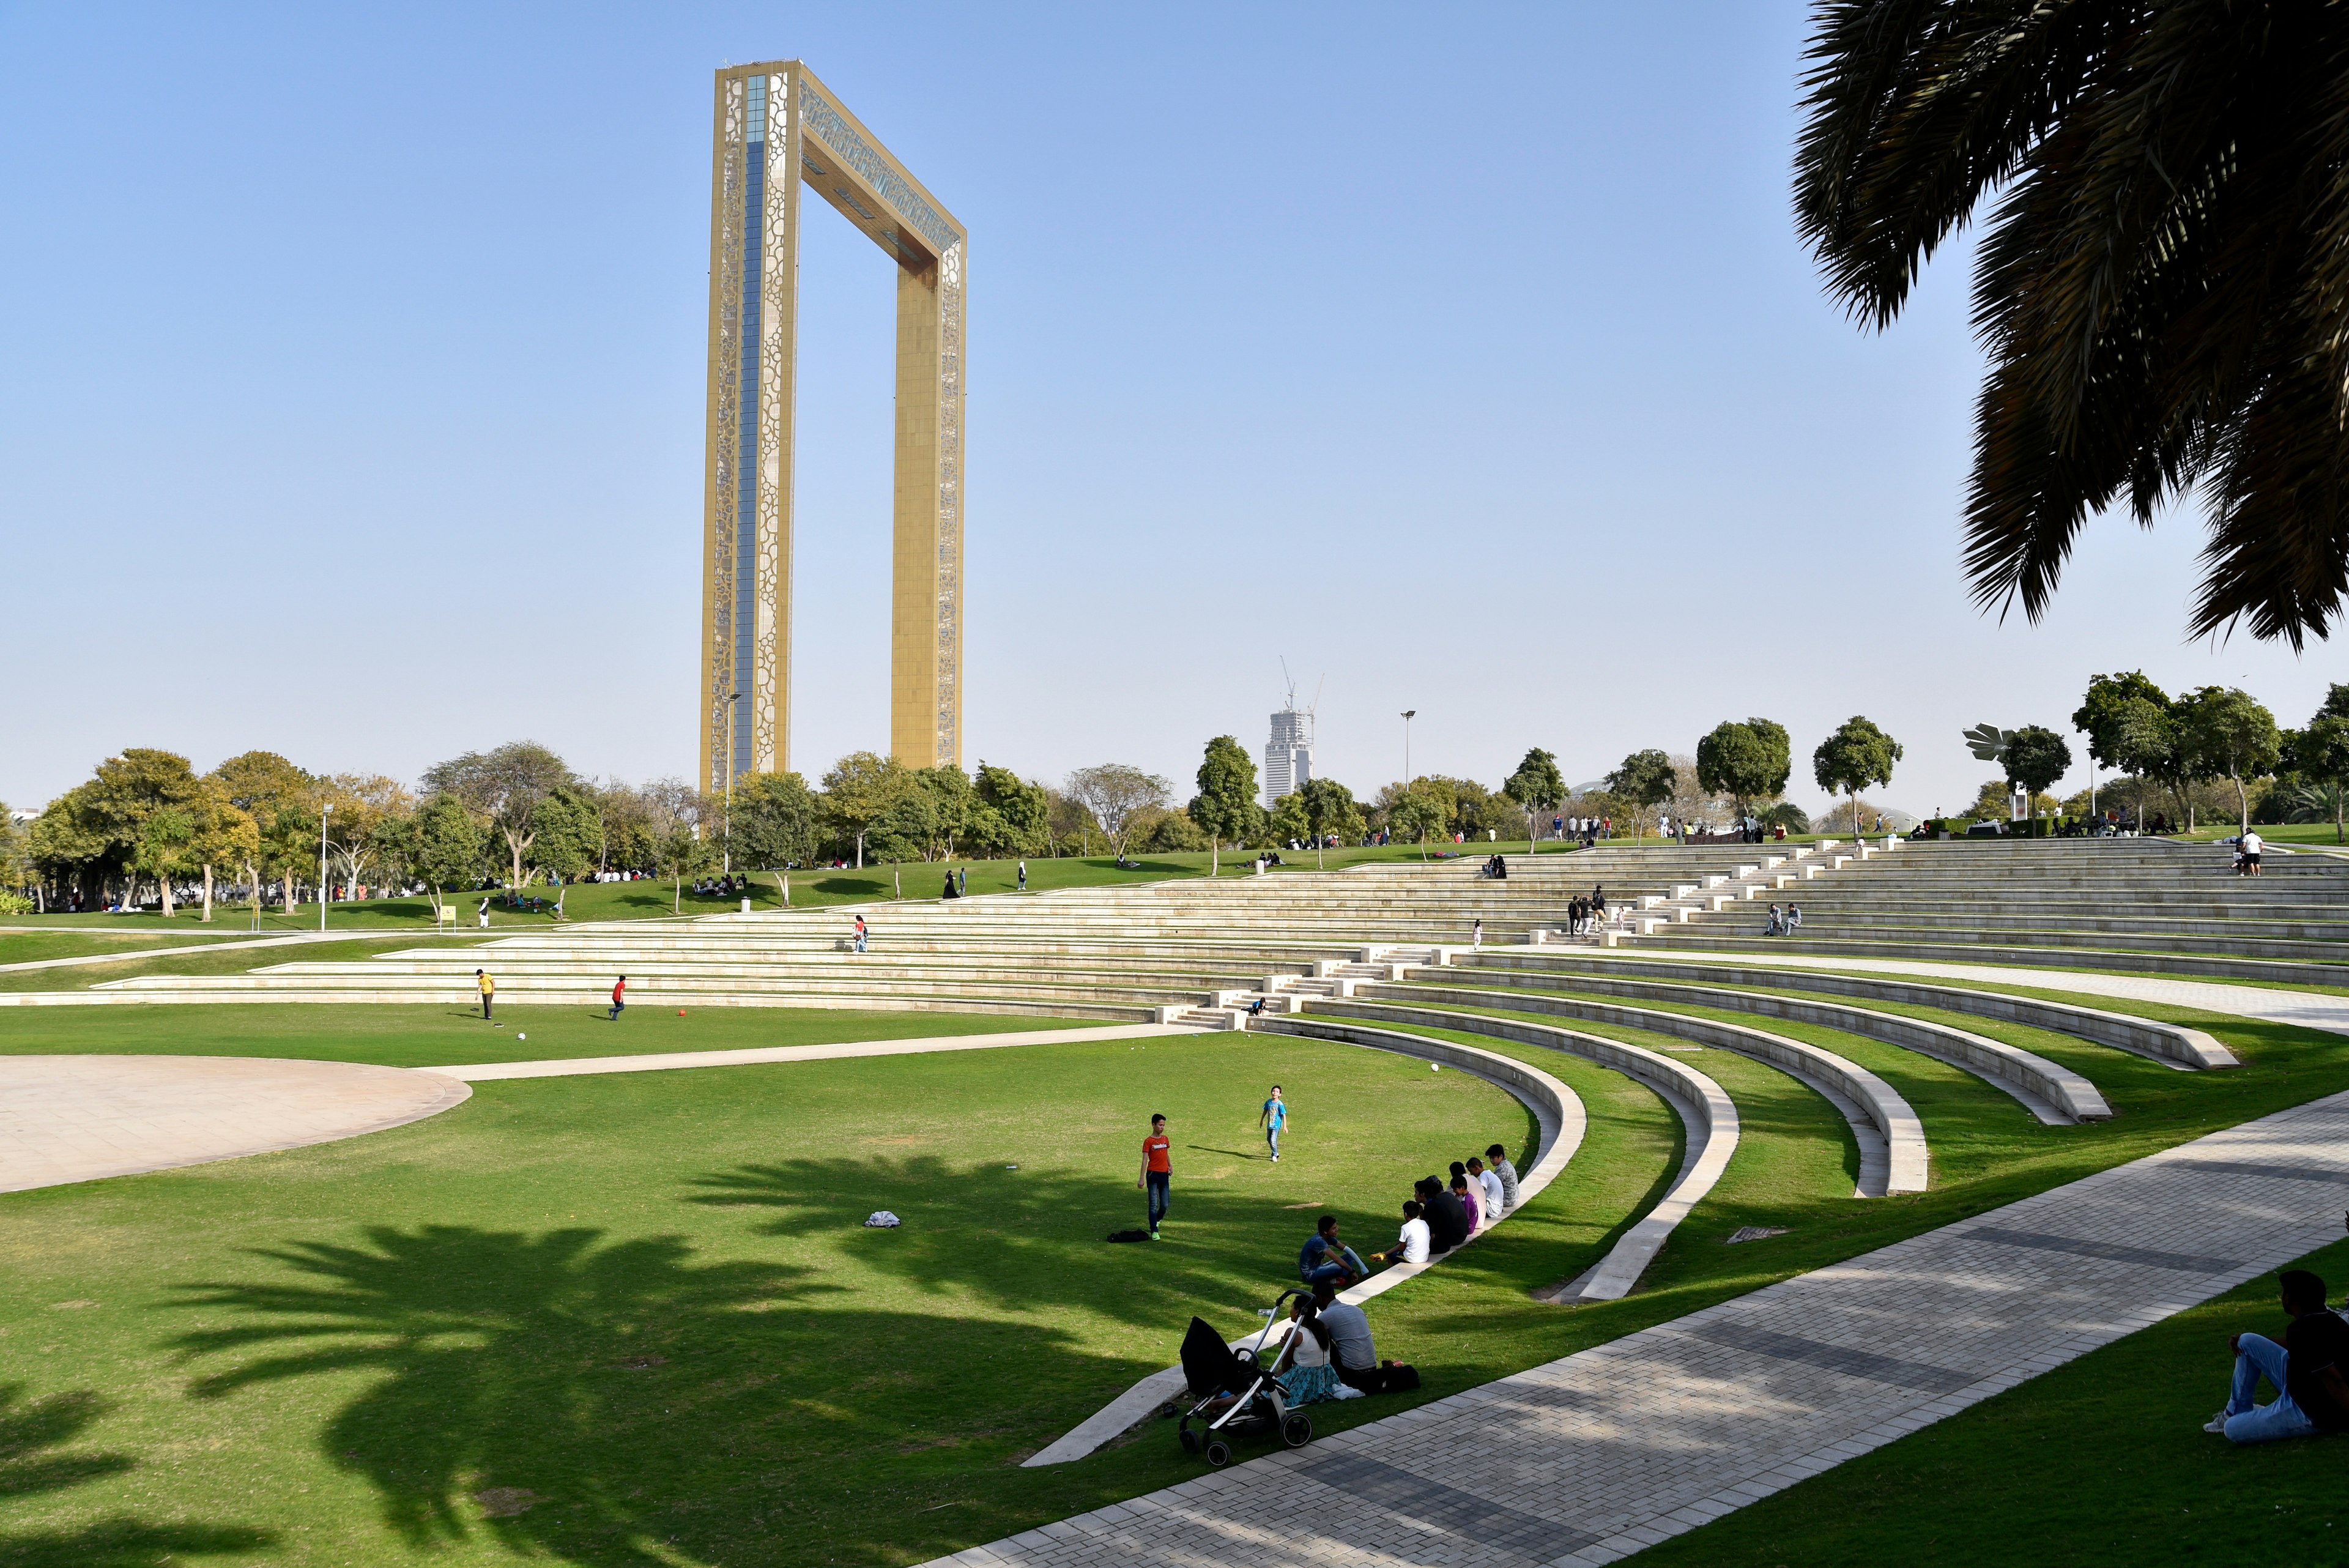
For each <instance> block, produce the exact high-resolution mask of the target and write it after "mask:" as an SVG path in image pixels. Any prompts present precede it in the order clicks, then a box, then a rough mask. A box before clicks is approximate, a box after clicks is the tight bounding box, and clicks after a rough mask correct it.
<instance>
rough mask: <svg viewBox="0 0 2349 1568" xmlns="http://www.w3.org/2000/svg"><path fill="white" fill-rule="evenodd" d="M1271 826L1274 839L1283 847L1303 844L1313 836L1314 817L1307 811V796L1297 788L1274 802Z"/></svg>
mask: <svg viewBox="0 0 2349 1568" xmlns="http://www.w3.org/2000/svg"><path fill="white" fill-rule="evenodd" d="M1269 826H1270V827H1271V830H1272V836H1273V841H1274V842H1275V843H1277V844H1278V845H1280V846H1283V847H1286V846H1288V845H1291V844H1303V843H1304V842H1305V841H1306V840H1307V839H1309V838H1310V837H1312V836H1313V819H1312V817H1311V816H1309V815H1307V813H1306V810H1305V796H1304V795H1303V794H1301V793H1299V791H1297V790H1290V791H1289V792H1288V794H1285V795H1282V796H1281V797H1280V798H1279V799H1278V800H1277V801H1275V802H1273V803H1272V821H1271V823H1270V825H1269Z"/></svg>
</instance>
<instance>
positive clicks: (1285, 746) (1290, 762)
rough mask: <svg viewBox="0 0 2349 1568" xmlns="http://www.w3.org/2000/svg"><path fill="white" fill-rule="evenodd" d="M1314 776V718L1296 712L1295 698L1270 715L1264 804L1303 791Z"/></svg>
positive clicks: (1267, 805) (1265, 756) (1265, 764)
mask: <svg viewBox="0 0 2349 1568" xmlns="http://www.w3.org/2000/svg"><path fill="white" fill-rule="evenodd" d="M1312 777H1313V715H1312V714H1311V713H1309V712H1307V713H1300V712H1299V711H1297V699H1296V697H1295V696H1293V695H1292V696H1291V697H1290V698H1289V700H1288V706H1287V707H1285V708H1283V709H1282V710H1281V711H1279V712H1278V713H1275V714H1274V715H1273V716H1272V739H1271V740H1270V741H1268V742H1266V744H1265V748H1264V804H1265V805H1266V807H1267V809H1269V808H1270V807H1271V806H1272V805H1273V804H1274V803H1275V802H1277V801H1278V800H1279V799H1280V797H1281V796H1282V795H1285V794H1294V793H1295V792H1297V791H1298V790H1300V789H1303V788H1304V787H1305V785H1306V784H1308V783H1309V781H1310V780H1311V779H1312Z"/></svg>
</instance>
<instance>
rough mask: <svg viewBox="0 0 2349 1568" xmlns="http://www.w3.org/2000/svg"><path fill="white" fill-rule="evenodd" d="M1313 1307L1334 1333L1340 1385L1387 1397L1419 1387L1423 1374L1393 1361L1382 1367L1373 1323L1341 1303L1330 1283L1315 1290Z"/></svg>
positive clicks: (1333, 1352) (1332, 1346)
mask: <svg viewBox="0 0 2349 1568" xmlns="http://www.w3.org/2000/svg"><path fill="white" fill-rule="evenodd" d="M1313 1305H1314V1308H1315V1312H1316V1315H1318V1316H1319V1318H1320V1320H1321V1324H1322V1326H1323V1327H1325V1328H1327V1329H1328V1330H1329V1331H1330V1341H1331V1352H1330V1358H1331V1359H1332V1360H1334V1361H1335V1362H1336V1363H1337V1364H1338V1381H1339V1382H1340V1383H1343V1384H1344V1385H1345V1386H1347V1387H1349V1388H1359V1389H1361V1391H1362V1392H1363V1393H1365V1394H1384V1393H1386V1392H1388V1391H1389V1390H1391V1389H1393V1390H1401V1389H1406V1388H1416V1387H1418V1386H1419V1374H1418V1373H1416V1372H1414V1371H1413V1370H1412V1369H1411V1368H1410V1367H1408V1366H1396V1365H1395V1364H1394V1363H1393V1362H1392V1361H1390V1362H1387V1363H1385V1364H1384V1365H1381V1363H1380V1361H1379V1356H1378V1352H1377V1351H1376V1350H1375V1349H1374V1348H1372V1346H1371V1320H1370V1319H1369V1318H1367V1317H1365V1316H1364V1315H1363V1314H1362V1309H1361V1308H1360V1307H1358V1306H1349V1305H1348V1304H1346V1303H1344V1302H1341V1301H1340V1300H1339V1299H1338V1290H1337V1287H1336V1286H1335V1285H1333V1284H1331V1283H1330V1282H1329V1281H1328V1280H1324V1281H1322V1282H1320V1283H1319V1284H1318V1285H1315V1286H1314V1287H1313Z"/></svg>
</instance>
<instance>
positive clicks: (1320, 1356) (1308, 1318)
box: [1272, 1295, 1362, 1405]
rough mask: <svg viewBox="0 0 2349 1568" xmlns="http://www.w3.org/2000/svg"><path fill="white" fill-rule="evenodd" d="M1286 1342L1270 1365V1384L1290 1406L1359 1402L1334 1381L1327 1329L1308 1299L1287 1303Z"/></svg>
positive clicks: (1357, 1395) (1356, 1394) (1355, 1393)
mask: <svg viewBox="0 0 2349 1568" xmlns="http://www.w3.org/2000/svg"><path fill="white" fill-rule="evenodd" d="M1288 1318H1289V1329H1288V1343H1287V1344H1286V1345H1282V1346H1281V1347H1280V1355H1279V1356H1278V1358H1277V1359H1276V1360H1275V1361H1274V1362H1273V1364H1272V1365H1273V1376H1272V1380H1273V1382H1275V1383H1276V1384H1278V1385H1279V1387H1280V1397H1281V1398H1282V1399H1284V1400H1286V1401H1287V1402H1288V1404H1290V1405H1318V1404H1319V1403H1321V1401H1323V1400H1324V1399H1359V1398H1361V1397H1362V1396H1361V1391H1360V1390H1359V1389H1354V1388H1349V1387H1347V1386H1345V1385H1344V1384H1343V1383H1340V1382H1339V1381H1338V1368H1337V1367H1336V1366H1334V1365H1333V1364H1332V1362H1331V1358H1330V1357H1331V1349H1332V1346H1333V1344H1334V1342H1333V1341H1332V1340H1331V1339H1330V1328H1329V1325H1328V1324H1324V1323H1323V1322H1322V1321H1321V1314H1319V1312H1318V1311H1316V1310H1315V1308H1314V1305H1313V1302H1312V1298H1311V1297H1309V1296H1302V1295H1300V1296H1299V1297H1298V1298H1297V1299H1296V1300H1295V1301H1292V1302H1290V1303H1288Z"/></svg>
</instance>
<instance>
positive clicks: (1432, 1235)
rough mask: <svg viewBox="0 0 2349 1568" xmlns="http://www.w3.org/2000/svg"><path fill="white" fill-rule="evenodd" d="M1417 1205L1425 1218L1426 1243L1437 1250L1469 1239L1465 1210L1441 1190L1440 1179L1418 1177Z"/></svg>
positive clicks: (1449, 1249) (1445, 1249)
mask: <svg viewBox="0 0 2349 1568" xmlns="http://www.w3.org/2000/svg"><path fill="white" fill-rule="evenodd" d="M1419 1205H1420V1212H1421V1213H1422V1214H1423V1215H1424V1216H1425V1217H1426V1220H1427V1232H1428V1245H1429V1246H1431V1247H1432V1248H1433V1249H1434V1250H1435V1251H1438V1252H1448V1251H1452V1249H1453V1248H1454V1247H1457V1246H1458V1245H1460V1243H1461V1242H1463V1241H1466V1240H1467V1239H1468V1210H1467V1208H1466V1206H1465V1205H1464V1204H1463V1203H1462V1202H1461V1201H1460V1199H1457V1198H1454V1196H1453V1195H1452V1194H1451V1193H1449V1192H1446V1191H1445V1190H1444V1183H1443V1181H1442V1180H1440V1179H1437V1178H1435V1177H1433V1176H1428V1177H1423V1178H1421V1179H1420V1183H1419Z"/></svg>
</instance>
